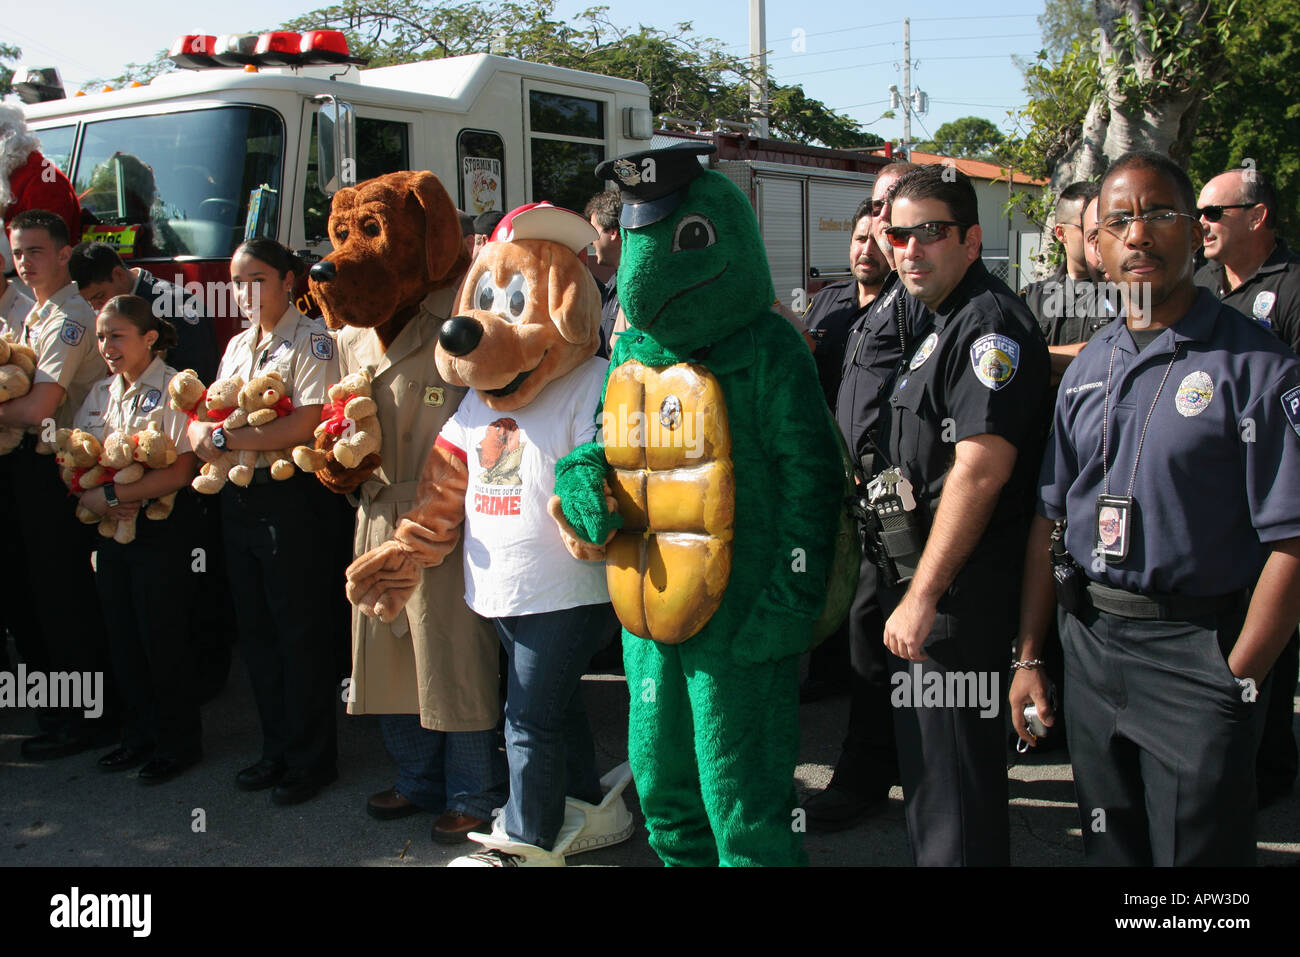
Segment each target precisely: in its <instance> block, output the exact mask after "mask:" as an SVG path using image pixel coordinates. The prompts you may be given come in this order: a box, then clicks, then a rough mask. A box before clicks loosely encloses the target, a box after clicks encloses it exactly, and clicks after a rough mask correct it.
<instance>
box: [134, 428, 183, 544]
mask: <svg viewBox="0 0 1300 957" xmlns="http://www.w3.org/2000/svg"><path fill="white" fill-rule="evenodd" d="M131 444H132V445H133V446H135V452H134V455H135V460H136V461H137V462H139V463H140V464H141V465H143V466H144V467H145V468H146V469H165V468H167V467H168V466H169V465H171V464H172V463H173V462H175V461H176V459H177V454H176V445H175V443H173V442H172V440H171V436H169V435H168V434H167V433H165V432H159V431H158V430H157V429H156V428H154V427H153V426H152V425H150V426H149V428H147V429H145V430H144V431H143V432H137V433H136V434H135V435H133V436H131ZM175 504H176V493H175V492H168V493H167V494H166V495H164V496H162V497H161V498H156V499H154V500H153V501H152V502H150V503H149V504H148V505H147V506H146V507H145V510H144V517H145V518H148V519H152V520H153V521H160V520H162V519H164V518H167V517H168V516H169V515H171V513H172V507H173V506H174V505H175Z"/></svg>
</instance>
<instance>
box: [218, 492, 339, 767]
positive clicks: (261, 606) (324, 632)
mask: <svg viewBox="0 0 1300 957" xmlns="http://www.w3.org/2000/svg"><path fill="white" fill-rule="evenodd" d="M260 474H261V470H259V475H260ZM329 494H330V493H329V492H327V491H325V489H324V487H323V486H322V485H321V484H320V483H319V482H318V481H317V480H316V478H315V477H314V476H311V475H305V474H301V473H299V474H296V475H295V476H294V477H293V478H290V479H287V480H286V481H283V482H267V483H265V484H254V485H251V486H249V487H248V488H239V487H238V486H236V485H233V484H229V485H227V486H226V487H225V488H224V489H223V490H222V493H221V495H222V500H221V519H222V532H223V538H224V541H225V546H226V573H227V575H228V577H229V579H230V587H231V592H232V594H233V596H234V601H235V618H236V621H237V623H238V627H239V648H240V653H241V654H242V655H243V658H244V663H245V664H247V665H248V674H249V678H250V679H251V681H252V685H253V697H254V699H255V700H256V701H257V713H258V716H259V717H260V718H261V722H262V757H263V758H264V759H266V760H269V761H278V762H283V763H284V764H285V765H287V766H288V767H289V768H290V769H300V770H303V771H311V772H324V771H327V770H328V769H331V768H333V767H334V763H335V759H336V756H337V744H336V727H335V709H336V707H337V703H338V702H339V701H340V700H341V699H340V697H339V695H338V693H337V692H338V687H337V685H336V683H335V681H334V672H335V667H334V663H335V661H336V658H337V654H336V651H337V649H335V648H334V647H333V646H332V644H331V642H330V640H329V639H330V635H331V634H332V632H333V631H336V630H337V628H332V625H331V622H330V616H329V610H330V608H332V607H333V605H332V602H331V596H330V594H329V589H331V588H337V587H340V586H339V583H338V582H336V581H334V580H333V576H332V572H333V570H334V569H333V566H332V563H331V561H330V556H331V554H332V551H331V548H332V545H333V543H334V531H333V529H332V528H331V527H330V526H329V517H330V516H332V515H334V514H335V512H334V510H333V509H332V508H331V507H330V505H331V504H332V503H331V502H330V501H329V499H327V498H324V497H323V496H328V495H329Z"/></svg>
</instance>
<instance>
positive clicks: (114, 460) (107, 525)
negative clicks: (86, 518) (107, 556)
mask: <svg viewBox="0 0 1300 957" xmlns="http://www.w3.org/2000/svg"><path fill="white" fill-rule="evenodd" d="M103 449H104V450H103V451H102V452H100V453H99V465H100V467H101V468H103V470H104V478H103V480H102V481H107V482H112V483H113V484H114V485H117V486H121V485H130V484H131V483H132V482H138V481H140V479H142V478H144V466H143V465H141V464H140V463H139V462H137V461H136V460H135V444H134V443H133V442H132V441H131V435H130V434H129V433H127V432H110V433H108V435H106V436H104V444H103ZM101 484H102V482H101ZM87 511H89V510H88V509H87ZM98 522H99V534H101V535H103V536H104V537H105V538H111V539H113V541H115V542H117V543H118V544H119V545H129V544H131V542H133V541H135V517H134V516H133V517H131V518H124V519H116V518H113V517H111V516H109V515H104V516H101V517H99V519H98ZM87 524H89V523H87Z"/></svg>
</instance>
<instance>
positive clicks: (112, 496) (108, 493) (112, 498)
mask: <svg viewBox="0 0 1300 957" xmlns="http://www.w3.org/2000/svg"><path fill="white" fill-rule="evenodd" d="M100 487H101V488H102V489H103V490H104V501H105V502H107V503H108V507H109V508H117V507H118V506H119V505H121V504H122V503H121V502H119V501H118V500H117V489H115V488H114V487H113V483H112V482H105V483H104V484H103V485H102V486H100Z"/></svg>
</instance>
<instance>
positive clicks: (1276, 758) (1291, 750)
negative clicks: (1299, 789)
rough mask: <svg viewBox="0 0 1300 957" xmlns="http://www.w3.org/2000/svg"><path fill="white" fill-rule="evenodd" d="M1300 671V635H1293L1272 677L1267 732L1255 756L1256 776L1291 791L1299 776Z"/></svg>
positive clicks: (1266, 716) (1265, 722)
mask: <svg viewBox="0 0 1300 957" xmlns="http://www.w3.org/2000/svg"><path fill="white" fill-rule="evenodd" d="M1298 670H1300V636H1297V635H1292V636H1291V640H1290V641H1288V642H1287V643H1286V647H1285V648H1283V649H1282V654H1280V655H1279V656H1278V659H1277V661H1276V662H1275V663H1274V665H1273V670H1272V672H1271V677H1270V679H1269V681H1270V683H1271V684H1272V686H1273V688H1272V691H1271V692H1270V693H1269V696H1268V708H1267V710H1266V712H1265V716H1264V734H1263V736H1262V737H1261V739H1260V742H1259V756H1258V757H1257V758H1256V759H1255V775H1256V778H1257V780H1258V781H1259V783H1260V786H1261V787H1263V786H1264V785H1265V783H1267V784H1268V785H1270V786H1272V787H1274V788H1277V789H1278V790H1281V791H1287V790H1290V788H1291V787H1292V786H1293V785H1294V784H1295V779H1296V765H1297V754H1296V743H1295V729H1294V727H1293V725H1294V722H1295V688H1296V675H1297V671H1298Z"/></svg>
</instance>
